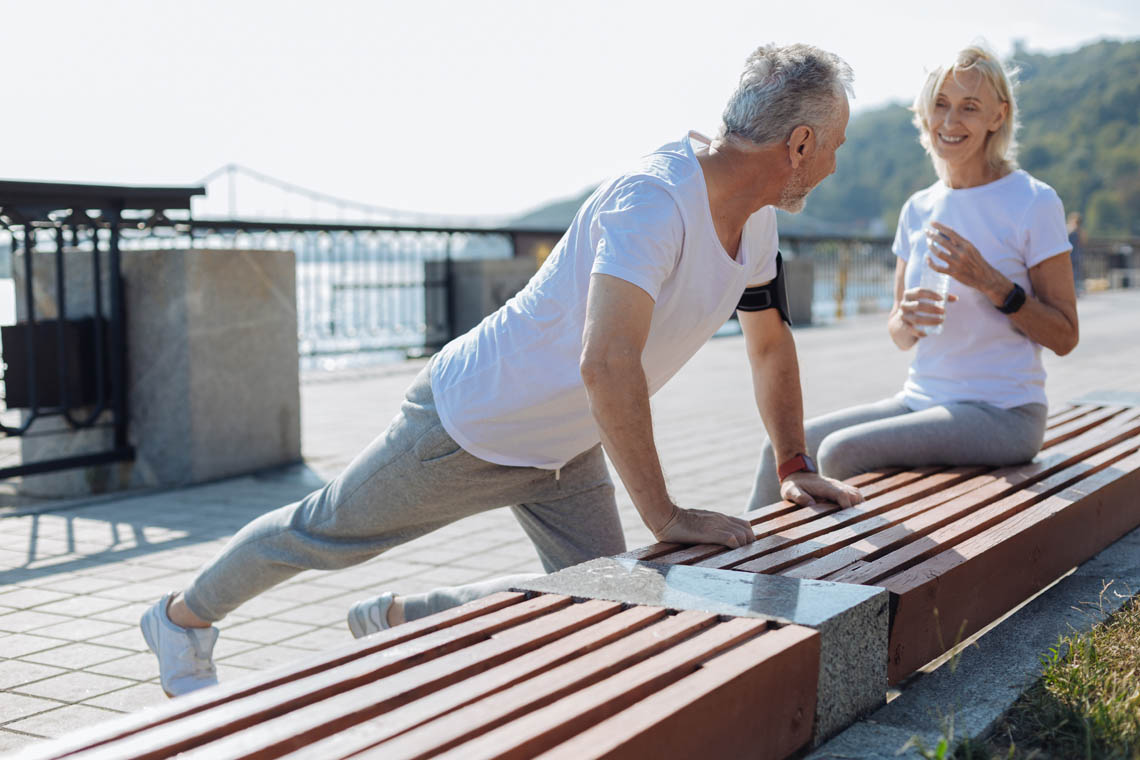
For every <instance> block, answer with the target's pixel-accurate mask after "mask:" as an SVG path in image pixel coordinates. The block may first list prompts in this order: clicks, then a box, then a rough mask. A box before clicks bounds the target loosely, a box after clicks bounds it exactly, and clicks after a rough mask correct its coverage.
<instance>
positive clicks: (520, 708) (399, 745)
mask: <svg viewBox="0 0 1140 760" xmlns="http://www.w3.org/2000/svg"><path fill="white" fill-rule="evenodd" d="M716 624H717V616H716V615H713V614H711V613H704V612H681V613H679V614H677V615H674V616H672V617H669V618H666V619H665V620H663V621H661V622H659V623H656V624H654V625H652V626H650V627H648V628H645V629H642V630H640V631H638V632H636V633H634V634H633V635H631V636H627V637H625V638H622V639H619V640H618V641H615V642H613V643H611V644H608V645H606V646H604V647H601V648H600V649H597V650H595V651H593V652H590V653H589V654H586V655H584V656H582V657H579V658H577V659H575V660H572V661H570V662H567V663H565V664H564V665H561V666H559V667H557V668H555V669H554V670H551V671H548V672H546V673H543V674H542V675H539V676H537V677H535V678H530V679H527V680H525V681H522V682H521V683H518V684H516V685H515V686H512V687H511V688H509V689H506V690H504V691H501V692H499V693H497V694H493V695H490V696H488V697H486V698H483V699H479V700H477V701H475V702H473V703H471V704H469V705H467V706H466V707H463V708H461V709H459V710H455V711H454V712H449V713H447V714H446V715H443V716H441V717H440V718H439V719H437V720H433V721H430V722H428V723H425V724H423V725H421V726H419V727H417V728H416V729H414V730H412V731H408V732H406V733H403V734H400V735H399V736H396V737H395V738H393V739H392V740H390V741H385V742H383V743H381V744H379V745H377V746H376V747H375V748H374V751H375V752H376V756H379V757H384V758H388V759H390V760H397V758H412V757H429V756H434V754H436V753H439V752H443V751H446V750H448V749H449V748H451V747H454V746H456V745H458V744H460V743H462V742H464V741H466V740H467V739H469V738H471V737H473V736H478V735H480V734H483V733H485V732H487V731H489V730H492V729H494V728H495V727H497V726H501V725H503V724H505V723H507V722H509V721H511V720H514V719H515V718H518V717H520V716H523V715H525V714H527V713H529V712H531V711H534V710H537V709H540V708H542V707H544V706H546V705H549V704H551V703H553V702H555V701H557V700H559V699H561V698H562V697H564V696H566V695H567V694H571V693H573V692H575V691H576V690H578V689H583V688H588V687H589V686H590V685H592V684H594V683H598V682H600V681H602V680H604V679H607V678H609V677H611V676H613V675H614V674H617V673H622V672H624V670H625V669H626V668H629V667H631V666H633V665H635V664H636V663H639V662H642V661H644V660H646V659H649V658H651V657H653V656H655V655H657V654H660V653H662V652H665V651H666V650H669V649H671V648H672V647H674V646H676V645H678V644H680V643H681V642H683V641H685V640H686V639H688V638H690V637H691V636H693V635H694V634H696V633H698V632H700V631H702V630H705V629H708V628H712V627H714V626H716ZM365 756H366V755H361V756H360V757H365ZM354 757H355V756H354Z"/></svg>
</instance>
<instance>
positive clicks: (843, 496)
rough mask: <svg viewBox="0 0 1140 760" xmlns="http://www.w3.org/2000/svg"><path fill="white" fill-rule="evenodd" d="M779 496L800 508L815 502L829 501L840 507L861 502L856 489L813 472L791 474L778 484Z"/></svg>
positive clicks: (860, 496)
mask: <svg viewBox="0 0 1140 760" xmlns="http://www.w3.org/2000/svg"><path fill="white" fill-rule="evenodd" d="M780 496H782V497H783V498H785V499H787V500H788V501H792V502H795V503H796V504H799V505H800V506H801V507H810V506H811V505H813V504H815V503H816V502H817V501H830V502H833V503H835V504H838V505H839V506H841V507H844V508H846V507H853V506H855V505H856V504H859V503H860V502H862V501H863V494H861V493H860V492H859V489H858V488H855V487H854V486H849V485H847V484H846V483H841V482H839V481H838V480H833V479H831V478H825V477H824V476H822V475H819V474H817V473H814V472H793V473H792V474H791V475H789V476H788V477H786V478H784V480H783V482H781V483H780Z"/></svg>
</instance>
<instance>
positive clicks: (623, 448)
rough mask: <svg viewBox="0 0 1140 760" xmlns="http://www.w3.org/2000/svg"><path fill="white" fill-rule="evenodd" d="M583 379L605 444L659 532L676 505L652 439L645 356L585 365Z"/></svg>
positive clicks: (644, 516) (636, 503) (642, 512)
mask: <svg viewBox="0 0 1140 760" xmlns="http://www.w3.org/2000/svg"><path fill="white" fill-rule="evenodd" d="M582 379H583V381H584V383H585V386H586V393H587V395H588V396H589V399H590V410H591V411H592V412H593V415H594V420H595V421H596V422H597V425H598V432H599V434H600V436H601V439H602V446H604V447H605V449H606V453H607V454H608V455H609V457H610V461H611V462H613V465H614V468H615V469H616V470H617V472H618V476H619V477H620V478H621V481H622V483H624V484H625V487H626V490H627V491H629V495H630V498H631V499H632V500H633V505H634V506H635V507H636V508H637V511H638V513H639V514H640V515H641V519H642V521H644V522H645V525H646V526H647V527H648V528H649V529H650V530H651V531H653V532H654V533H657V532H658V531H659V530H660V529H661V528H662V527H664V526H665V524H666V523H668V522H669V520H670V519H671V518H672V516H673V511H674V509H675V507H674V505H673V502H672V500H671V499H670V498H669V494H668V492H667V491H666V488H665V476H664V473H663V472H662V470H661V460H660V459H659V458H658V456H657V447H656V445H655V444H654V441H653V423H652V417H651V413H650V408H649V387H648V384H647V383H646V380H645V372H644V370H643V369H642V367H641V362H640V360H638V361H630V360H628V359H627V360H616V361H609V362H604V363H601V364H595V365H586V366H583V373H582Z"/></svg>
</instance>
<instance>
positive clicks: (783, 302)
mask: <svg viewBox="0 0 1140 760" xmlns="http://www.w3.org/2000/svg"><path fill="white" fill-rule="evenodd" d="M765 309H779V310H780V318H781V319H783V320H784V321H785V322H786V323H788V324H789V325H790V324H791V323H792V318H791V313H792V312H791V309H790V308H789V307H788V287H787V284H786V283H785V282H784V259H783V257H782V256H781V255H780V252H779V251H777V252H776V279H774V280H772V281H771V282H769V283H768V284H766V285H758V286H756V287H754V288H745V289H744V295H742V296H741V297H740V303H738V304H736V310H737V311H764V310H765Z"/></svg>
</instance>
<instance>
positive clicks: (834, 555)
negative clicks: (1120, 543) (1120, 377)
mask: <svg viewBox="0 0 1140 760" xmlns="http://www.w3.org/2000/svg"><path fill="white" fill-rule="evenodd" d="M1110 398H1111V397H1110ZM1138 449H1140V407H1138V406H1130V405H1124V404H1105V403H1083V404H1073V405H1070V406H1067V407H1065V408H1063V409H1060V410H1058V411H1056V412H1055V413H1054V414H1052V415H1051V417H1050V418H1049V422H1048V426H1047V432H1046V438H1045V444H1044V448H1043V449H1042V451H1041V453H1040V454H1039V455H1038V456H1037V457H1036V459H1034V461H1033V462H1031V463H1028V464H1025V465H1019V466H1014V467H1002V468H990V467H925V468H919V469H915V470H901V469H885V470H882V471H880V472H873V473H867V474H865V475H861V476H859V477H856V478H852V479H851V480H850V481H849V482H851V483H853V484H855V485H858V486H860V487H861V488H862V489H863V493H864V494H865V496H866V497H867V499H866V501H865V502H864V503H862V504H860V505H858V506H857V507H854V508H851V509H841V508H840V507H838V506H837V505H834V504H819V505H816V506H813V507H807V508H804V507H798V506H795V505H793V504H791V503H789V502H780V503H777V504H773V505H770V506H767V507H764V508H762V509H759V510H756V511H754V512H751V513H749V515H748V518H749V520H750V522H751V523H752V525H753V527H754V529H755V532H756V536H757V540H756V542H755V543H753V544H751V545H749V546H746V547H742V548H739V549H733V550H726V549H725V548H723V547H718V546H709V545H705V546H681V545H676V544H654V545H652V546H648V547H645V548H642V549H637V550H635V551H632V552H628V553H627V554H625V555H622V556H623V557H626V558H631V559H637V560H645V561H652V562H655V563H666V564H672V565H696V566H700V567H708V568H719V569H724V570H732V571H736V572H742V573H767V574H779V575H785V576H791V577H795V578H804V579H819V580H828V581H837V582H843V583H856V584H865V585H872V586H880V587H884V588H886V589H887V590H888V591H889V592H890V594H891V625H890V645H889V666H888V677H889V679H890V681H891V682H892V683H897V682H898V681H900V680H901V679H903V678H905V677H906V676H907V675H909V674H910V673H912V672H913V671H915V670H916V669H917V668H919V667H921V666H922V665H924V664H926V663H927V662H929V661H930V660H932V659H934V658H935V657H937V656H938V655H940V654H942V653H944V652H945V651H947V650H948V649H949V648H951V647H952V646H953V645H954V644H955V643H956V642H957V641H959V640H960V639H961V638H964V637H966V636H969V635H971V634H973V633H975V632H977V631H979V630H980V629H982V628H984V627H985V626H986V625H988V624H990V623H991V622H993V621H994V620H996V619H998V618H1000V617H1001V616H1002V615H1003V614H1005V613H1006V612H1008V611H1009V610H1011V609H1013V608H1014V607H1016V606H1017V605H1018V604H1020V603H1021V602H1023V601H1024V600H1026V599H1028V598H1029V597H1031V596H1033V595H1034V594H1035V593H1037V592H1038V591H1040V590H1041V589H1043V588H1045V587H1046V586H1048V585H1049V584H1050V583H1052V582H1053V581H1054V580H1056V579H1057V578H1058V577H1060V576H1061V575H1063V574H1064V573H1065V572H1067V571H1068V570H1069V569H1070V568H1072V567H1074V566H1075V565H1078V564H1080V563H1081V562H1084V561H1085V560H1087V559H1089V558H1090V557H1092V556H1093V555H1094V554H1096V553H1097V552H1098V551H1100V550H1101V549H1103V548H1104V547H1106V546H1108V545H1109V544H1111V543H1112V542H1113V541H1115V540H1116V539H1118V538H1120V537H1121V536H1123V535H1124V534H1125V533H1127V532H1129V531H1131V530H1132V529H1134V528H1136V527H1137V526H1140V453H1138Z"/></svg>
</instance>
